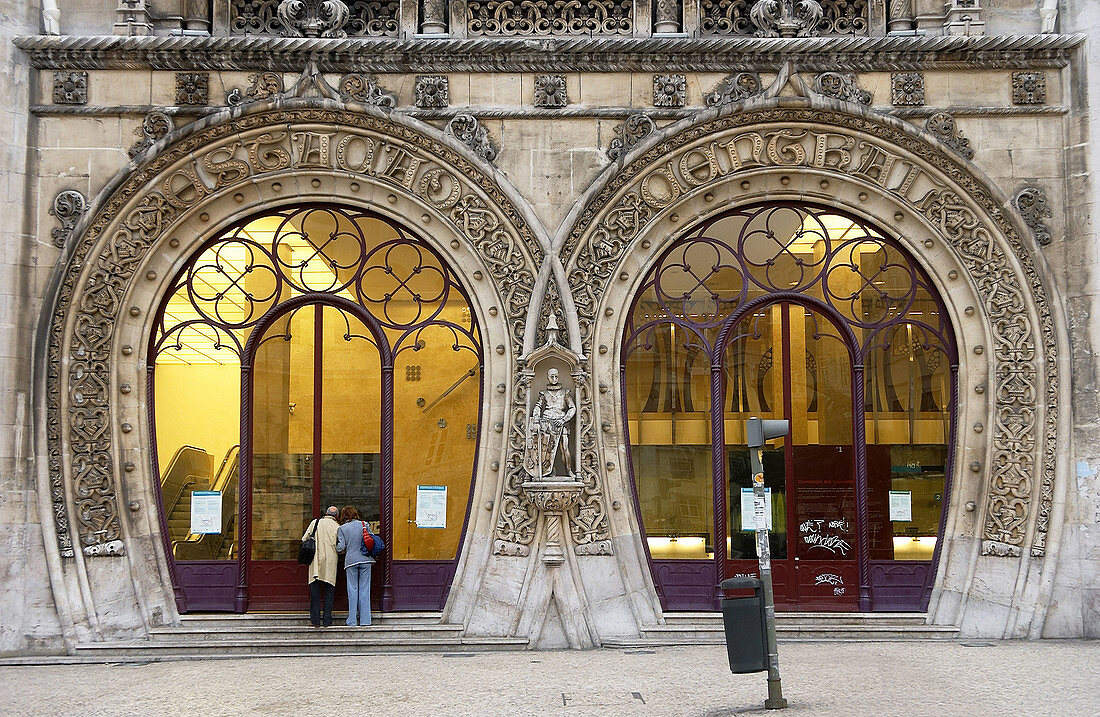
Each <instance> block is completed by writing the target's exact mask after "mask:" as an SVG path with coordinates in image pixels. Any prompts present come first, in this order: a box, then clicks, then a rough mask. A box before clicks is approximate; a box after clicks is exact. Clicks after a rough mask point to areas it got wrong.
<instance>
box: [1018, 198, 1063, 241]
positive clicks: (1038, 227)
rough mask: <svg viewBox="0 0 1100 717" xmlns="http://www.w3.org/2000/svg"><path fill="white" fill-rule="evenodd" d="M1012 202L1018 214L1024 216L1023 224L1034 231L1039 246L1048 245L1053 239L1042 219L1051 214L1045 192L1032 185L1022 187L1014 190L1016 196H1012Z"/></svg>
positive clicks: (1047, 217) (1048, 217)
mask: <svg viewBox="0 0 1100 717" xmlns="http://www.w3.org/2000/svg"><path fill="white" fill-rule="evenodd" d="M1012 203H1013V205H1015V207H1016V208H1017V209H1018V210H1020V215H1021V216H1022V217H1023V218H1024V224H1027V225H1028V227H1030V228H1031V231H1032V232H1034V234H1035V241H1036V242H1038V243H1039V246H1049V245H1050V243H1051V241H1053V240H1052V238H1051V236H1050V230H1049V229H1048V228H1047V226H1046V222H1044V221H1043V220H1044V219H1050V218H1051V217H1052V216H1053V214H1052V212H1051V210H1050V205H1049V204H1047V193H1046V192H1045V191H1043V188H1042V187H1037V186H1034V185H1029V186H1026V187H1023V188H1021V189H1020V190H1019V191H1018V192H1016V196H1014V197H1013V198H1012Z"/></svg>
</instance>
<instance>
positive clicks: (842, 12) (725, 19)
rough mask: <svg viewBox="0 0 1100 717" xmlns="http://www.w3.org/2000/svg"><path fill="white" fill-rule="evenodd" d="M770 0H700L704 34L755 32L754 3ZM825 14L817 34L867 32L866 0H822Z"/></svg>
mask: <svg viewBox="0 0 1100 717" xmlns="http://www.w3.org/2000/svg"><path fill="white" fill-rule="evenodd" d="M759 2H768V0H700V4H699V31H700V33H702V34H703V35H753V34H756V32H757V27H756V25H754V24H753V22H752V18H751V13H752V9H753V6H754V5H757V4H759ZM819 3H820V5H821V9H822V17H821V20H820V21H819V22H818V24H817V26H816V28H815V29H814V34H815V35H866V34H867V29H868V25H869V22H870V15H869V12H870V10H869V3H868V2H867V0H819Z"/></svg>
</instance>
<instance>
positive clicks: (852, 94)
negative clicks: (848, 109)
mask: <svg viewBox="0 0 1100 717" xmlns="http://www.w3.org/2000/svg"><path fill="white" fill-rule="evenodd" d="M814 91H815V92H817V93H818V94H820V95H824V96H825V97H832V98H833V99H837V100H844V101H845V102H854V103H856V104H857V105H870V104H871V93H870V92H868V91H867V90H865V89H863V88H862V87H860V86H859V85H858V84H856V76H855V73H853V72H822V73H821V74H819V75H818V76H817V77H815V78H814Z"/></svg>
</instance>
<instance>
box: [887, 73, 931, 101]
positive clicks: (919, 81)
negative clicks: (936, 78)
mask: <svg viewBox="0 0 1100 717" xmlns="http://www.w3.org/2000/svg"><path fill="white" fill-rule="evenodd" d="M890 104H892V105H894V106H895V107H921V106H923V105H924V75H923V74H922V73H920V72H896V73H894V74H892V75H890Z"/></svg>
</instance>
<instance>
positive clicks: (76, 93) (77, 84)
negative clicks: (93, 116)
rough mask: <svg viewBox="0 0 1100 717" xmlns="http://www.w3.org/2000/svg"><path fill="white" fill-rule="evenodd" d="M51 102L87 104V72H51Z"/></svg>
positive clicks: (57, 103) (58, 103)
mask: <svg viewBox="0 0 1100 717" xmlns="http://www.w3.org/2000/svg"><path fill="white" fill-rule="evenodd" d="M53 103H54V104H55V105H86V104H88V73H87V72H55V73H53Z"/></svg>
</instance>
